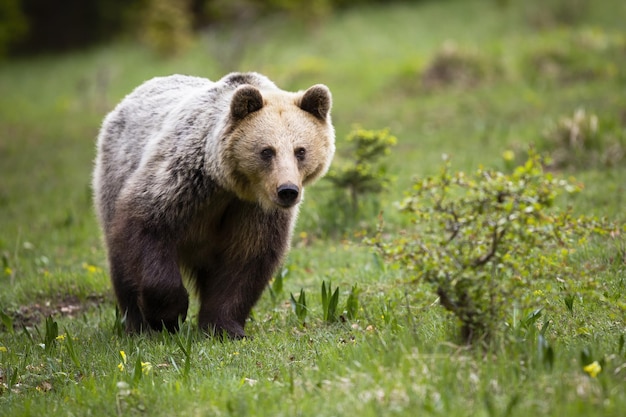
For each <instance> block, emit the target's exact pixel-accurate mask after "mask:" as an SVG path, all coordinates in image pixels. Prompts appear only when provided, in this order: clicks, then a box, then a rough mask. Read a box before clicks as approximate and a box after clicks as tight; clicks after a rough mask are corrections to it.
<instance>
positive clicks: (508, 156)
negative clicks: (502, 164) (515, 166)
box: [502, 150, 515, 162]
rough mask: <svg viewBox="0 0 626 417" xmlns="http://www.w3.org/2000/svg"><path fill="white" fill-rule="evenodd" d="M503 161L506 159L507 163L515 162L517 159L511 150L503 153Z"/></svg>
mask: <svg viewBox="0 0 626 417" xmlns="http://www.w3.org/2000/svg"><path fill="white" fill-rule="evenodd" d="M502 159H504V160H505V161H506V162H511V161H513V160H514V159H515V152H513V151H511V150H507V151H504V152H502Z"/></svg>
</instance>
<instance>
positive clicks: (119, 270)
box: [109, 220, 189, 333]
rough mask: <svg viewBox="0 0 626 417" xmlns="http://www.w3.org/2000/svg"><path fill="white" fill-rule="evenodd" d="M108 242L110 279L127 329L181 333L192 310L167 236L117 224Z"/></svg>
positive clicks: (133, 224) (135, 225) (132, 224)
mask: <svg viewBox="0 0 626 417" xmlns="http://www.w3.org/2000/svg"><path fill="white" fill-rule="evenodd" d="M116 226H117V227H115V228H114V232H113V233H112V236H111V239H109V252H110V256H109V258H110V262H111V278H112V281H113V285H114V287H115V293H116V295H117V299H118V304H119V306H120V309H121V310H122V313H123V314H125V316H126V330H127V332H130V333H134V332H138V331H141V330H142V329H144V328H146V327H149V328H151V329H154V330H162V329H163V328H165V329H167V330H168V331H176V330H178V324H179V321H181V322H182V321H184V320H185V318H186V316H187V309H188V307H189V295H188V293H187V290H186V289H185V287H184V285H183V280H182V277H181V274H180V270H179V267H178V264H177V262H176V250H175V247H174V246H173V245H172V244H171V243H169V242H168V241H169V239H168V237H167V235H166V234H163V233H158V232H157V231H148V230H147V228H145V227H142V225H141V223H140V222H138V221H134V222H133V221H130V220H123V221H118V222H116Z"/></svg>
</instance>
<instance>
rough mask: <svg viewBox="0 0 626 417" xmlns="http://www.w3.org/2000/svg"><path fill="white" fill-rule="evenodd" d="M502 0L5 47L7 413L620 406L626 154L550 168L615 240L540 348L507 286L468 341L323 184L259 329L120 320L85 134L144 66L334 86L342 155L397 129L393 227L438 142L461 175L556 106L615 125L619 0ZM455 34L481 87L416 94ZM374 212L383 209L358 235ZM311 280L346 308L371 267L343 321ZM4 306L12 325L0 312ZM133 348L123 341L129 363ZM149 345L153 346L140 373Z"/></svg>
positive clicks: (316, 412)
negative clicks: (334, 226) (378, 252)
mask: <svg viewBox="0 0 626 417" xmlns="http://www.w3.org/2000/svg"><path fill="white" fill-rule="evenodd" d="M500 3H507V2H491V1H478V0H472V1H448V2H419V3H418V4H415V5H414V4H410V3H406V4H403V3H401V4H395V5H390V6H385V7H368V8H362V9H354V10H346V11H342V12H340V13H337V14H334V15H332V16H330V17H329V18H328V19H327V20H325V21H323V22H321V23H319V24H318V25H317V26H316V27H313V28H304V27H302V25H299V24H297V23H294V22H285V21H280V20H277V19H270V20H267V21H262V22H259V24H258V25H257V26H255V27H254V28H250V29H247V30H244V29H241V28H239V29H237V28H233V29H232V30H231V31H227V32H225V33H220V34H211V33H208V34H204V35H202V36H200V37H199V38H198V39H197V41H196V43H195V45H194V47H193V48H192V50H190V51H189V52H187V53H185V54H184V55H181V56H179V57H177V58H176V59H172V60H162V59H159V58H158V57H156V56H154V55H153V54H151V53H150V52H149V51H147V50H145V49H143V48H142V47H141V46H139V45H137V44H135V43H133V42H132V41H124V42H118V43H114V44H111V45H106V46H101V47H98V48H94V49H92V50H88V51H83V52H77V53H72V54H68V55H62V56H49V57H37V58H31V59H22V60H19V61H8V62H3V63H2V65H1V66H0V257H1V259H2V264H1V266H2V269H1V270H0V286H1V287H2V291H0V311H1V312H2V316H1V318H2V319H3V320H2V321H3V322H4V323H5V325H4V326H0V409H1V410H2V412H1V414H2V415H7V416H28V415H41V414H44V413H46V414H50V415H107V416H108V415H116V414H118V415H136V414H146V415H150V416H160V415H163V416H169V415H242V416H243V415H267V416H281V415H286V416H287V415H289V416H293V415H311V416H331V415H353V414H358V415H363V416H369V415H407V416H409V415H410V416H413V415H446V416H456V415H459V416H462V415H463V416H464V415H472V416H500V415H502V416H505V415H508V416H527V415H531V414H537V415H552V416H563V415H568V416H589V415H598V416H600V415H601V416H621V415H622V414H623V410H624V408H625V407H626V367H625V365H626V348H625V347H624V346H623V340H624V336H625V334H626V313H625V312H626V302H625V301H624V287H625V285H626V283H625V282H624V280H625V277H626V259H624V240H623V234H624V233H625V232H624V229H623V225H624V224H625V223H626V211H625V210H624V207H625V200H624V193H625V188H626V181H625V180H624V179H625V178H626V162H624V161H626V160H624V159H622V163H621V164H619V165H617V166H610V167H609V166H603V165H601V164H599V165H594V166H590V167H585V168H584V169H581V168H575V167H573V168H569V169H567V170H566V171H563V172H560V173H558V174H559V175H564V176H570V175H573V176H575V177H576V178H577V179H578V180H579V181H582V182H584V183H585V190H584V192H583V193H581V194H578V195H576V196H575V197H571V198H568V199H567V200H564V201H562V204H572V205H573V207H574V209H575V211H576V212H577V213H589V214H593V215H598V216H606V217H608V218H609V219H610V220H611V221H613V222H614V223H616V224H618V225H620V226H621V230H622V232H621V233H622V236H621V238H620V237H615V238H611V237H604V238H602V239H597V240H595V241H594V242H592V243H591V244H589V245H586V246H584V247H581V248H580V249H579V250H578V251H577V253H576V254H575V255H574V256H573V258H572V262H573V263H575V265H576V267H577V268H578V269H579V270H584V271H587V273H588V274H590V275H592V276H593V278H594V279H593V281H594V283H595V284H594V285H597V287H598V288H597V291H596V292H595V293H597V294H598V295H597V296H596V297H587V295H586V294H585V296H581V297H575V298H574V301H573V308H572V310H571V311H570V310H569V309H568V308H567V307H566V304H565V300H564V299H547V300H545V303H546V310H545V312H544V314H543V315H542V316H541V317H540V318H539V320H538V321H537V322H536V324H537V325H538V327H539V328H541V327H542V326H545V325H546V323H547V322H548V321H549V322H550V325H549V327H548V330H547V332H546V334H545V341H546V343H547V345H548V346H549V347H550V348H551V349H552V351H553V353H554V359H553V361H552V362H551V365H550V364H549V363H548V361H547V360H546V359H545V351H544V350H542V346H544V345H541V344H540V342H539V340H540V339H539V337H538V335H539V329H538V328H537V327H535V326H528V327H524V326H522V325H520V324H519V323H520V320H522V319H523V318H524V317H526V315H527V314H528V313H530V312H527V311H514V308H513V305H514V303H513V302H512V307H511V325H512V329H511V334H510V335H508V338H507V341H506V342H502V343H498V344H496V345H494V346H493V347H492V348H491V349H490V350H488V351H483V350H480V349H470V348H468V347H465V346H461V345H458V344H457V343H456V340H457V339H456V333H457V330H458V328H457V323H456V322H455V321H454V320H453V318H452V317H451V316H449V315H448V314H446V313H445V311H444V310H443V308H442V307H440V306H439V305H438V303H437V299H436V297H435V296H434V295H433V294H432V293H430V292H429V291H428V290H427V289H426V288H423V287H422V286H420V285H419V284H416V283H412V281H411V276H410V274H408V273H407V272H406V271H403V270H401V269H399V268H397V267H395V266H393V265H383V264H381V262H380V260H379V259H378V258H376V257H375V256H374V255H373V254H372V253H370V251H369V250H368V249H367V248H364V247H363V246H361V245H360V243H359V242H360V238H358V237H353V234H352V233H347V234H346V237H345V238H343V239H327V238H324V237H323V236H326V235H327V234H326V233H324V230H322V229H321V228H322V227H323V224H324V221H323V220H324V218H325V217H327V216H333V210H336V209H337V208H336V207H333V206H328V205H327V204H328V200H329V199H330V198H331V196H332V192H331V191H330V190H329V188H330V185H329V184H328V183H325V182H323V181H322V182H320V183H319V184H318V185H316V186H314V187H313V188H312V189H310V190H308V191H307V199H306V201H305V202H304V203H303V208H302V213H301V216H300V220H299V224H298V229H297V231H296V235H295V239H294V242H293V249H292V251H291V253H290V255H289V259H288V261H287V264H286V265H285V267H286V268H287V270H288V273H287V274H286V275H285V278H284V288H283V290H282V291H276V292H275V293H274V296H273V297H272V295H271V294H270V292H269V291H266V293H265V294H264V296H263V298H262V299H261V301H260V302H259V304H258V305H257V306H256V307H255V309H254V313H253V317H252V318H251V320H250V322H249V323H248V325H247V332H248V334H249V335H250V336H251V338H250V339H246V340H244V341H238V342H235V341H224V342H220V341H217V340H211V339H207V338H205V337H204V336H202V335H199V334H197V332H196V331H195V330H194V326H193V325H194V324H195V313H196V311H197V305H195V304H194V305H193V306H192V309H191V311H190V313H191V317H190V320H189V322H188V323H187V324H185V325H184V326H183V328H182V330H181V332H180V333H179V334H177V335H169V334H152V335H142V336H133V337H129V336H125V335H120V334H119V333H118V330H117V329H118V325H119V323H118V322H117V321H116V317H115V308H114V301H113V297H112V292H111V289H110V284H109V281H108V274H107V272H106V259H105V252H104V249H103V245H102V243H101V238H100V232H99V230H98V227H97V224H96V221H95V217H94V215H93V212H92V207H91V198H90V189H89V184H90V175H91V169H92V161H93V158H94V143H95V137H96V135H97V131H98V127H99V124H100V121H101V120H102V118H103V116H104V115H105V114H106V112H107V111H108V110H110V109H111V108H112V106H113V105H114V104H115V103H116V102H117V101H119V100H120V99H121V98H122V97H123V96H124V95H125V94H126V93H128V92H129V91H130V90H131V89H132V88H134V87H135V86H136V85H138V84H139V83H141V82H142V81H144V80H145V79H148V78H150V77H152V76H156V75H163V74H168V73H172V72H178V73H188V74H195V75H200V76H207V77H209V78H213V79H215V78H219V77H221V76H222V75H223V73H224V72H226V71H231V70H255V71H259V72H262V73H265V74H266V75H268V76H269V77H270V78H271V79H273V80H275V81H276V83H277V84H278V85H279V86H281V87H282V88H284V89H304V88H307V87H308V86H309V85H312V84H314V83H318V82H324V83H326V84H328V85H329V87H330V88H331V91H332V92H333V97H334V108H333V118H334V122H335V125H336V128H337V134H338V141H339V149H340V151H341V149H342V146H343V142H342V141H343V140H344V138H345V136H346V134H347V133H348V132H349V131H350V130H351V129H352V126H353V125H354V124H360V125H361V126H363V127H364V128H366V129H380V128H384V127H389V128H390V131H391V133H392V134H393V135H395V136H397V137H398V140H399V143H398V146H397V147H396V148H394V151H393V153H392V155H391V157H390V161H389V167H390V169H391V172H392V174H393V175H394V176H395V177H396V182H395V185H394V186H393V187H392V190H390V191H389V192H388V193H387V194H384V195H382V196H380V198H379V200H380V201H379V205H380V206H381V207H383V208H384V212H385V213H384V216H385V220H386V222H387V224H388V225H389V227H390V230H391V231H392V233H395V232H397V231H398V230H399V229H400V228H401V227H402V224H403V222H404V220H403V218H402V217H401V216H400V215H399V214H398V213H397V211H396V209H395V208H394V206H393V202H395V201H398V200H399V199H400V198H401V197H402V196H403V193H404V192H405V191H406V190H407V189H408V187H409V186H410V184H411V178H412V177H413V176H416V175H420V176H421V175H427V174H431V173H434V172H436V171H437V170H438V167H439V166H440V165H441V154H443V153H446V154H449V155H451V157H452V161H453V168H454V169H458V170H466V171H469V170H473V169H475V168H476V167H477V166H478V165H481V164H482V165H485V166H491V167H495V168H498V169H506V164H505V162H504V160H503V159H502V153H503V152H504V151H505V150H513V151H514V152H515V153H516V155H517V156H518V157H522V156H523V154H524V152H525V149H526V148H527V146H528V145H529V144H532V143H538V142H539V141H541V140H542V134H543V132H544V131H545V129H546V128H547V127H548V126H549V125H550V123H552V122H554V121H556V120H558V119H559V118H560V117H562V116H571V115H572V114H573V112H574V111H575V110H576V109H577V108H584V109H585V110H587V111H588V112H593V113H595V114H597V115H598V117H599V119H600V122H601V123H602V124H603V126H606V127H605V128H604V129H605V130H604V132H606V133H607V134H611V135H618V136H619V135H622V136H621V137H622V140H624V137H625V136H626V133H625V132H626V121H625V120H626V119H625V118H626V95H624V93H623V92H624V91H626V73H625V72H624V68H626V32H624V29H623V22H624V19H625V18H626V5H625V4H623V2H622V1H618V0H606V1H604V2H602V4H599V2H591V1H588V2H582V3H585V4H588V9H587V10H586V13H584V14H583V15H581V16H578V17H576V16H574V18H573V21H572V20H571V19H570V18H568V19H570V20H567V19H566V21H565V22H563V21H562V19H565V18H566V17H567V16H565V17H563V16H562V15H560V14H559V13H557V12H558V11H559V10H562V9H560V8H559V5H562V4H566V3H567V2H565V1H564V0H563V1H560V0H551V1H547V2H537V4H535V3H534V2H532V5H530V4H526V5H523V6H522V5H517V4H516V3H517V2H508V3H509V5H508V7H507V6H497V4H500ZM527 3H528V2H527ZM540 6H541V7H540ZM555 10H556V11H555ZM559 19H561V21H559ZM564 23H568V24H564ZM242 31H243V32H242ZM218 35H219V36H218ZM235 35H237V36H235ZM228 40H231V42H232V43H226V42H227V41H228ZM450 42H453V43H454V44H455V45H456V48H457V50H458V51H461V52H463V53H467V54H469V55H471V56H474V57H476V59H477V60H478V64H479V65H480V67H481V68H485V69H486V73H487V74H489V75H488V76H486V77H485V78H483V79H480V80H478V81H477V82H476V83H474V84H472V85H453V86H439V87H434V88H426V87H425V86H424V85H422V83H421V74H422V73H423V72H424V71H425V70H426V69H427V68H428V67H429V65H430V64H431V63H432V62H433V60H434V58H435V57H436V56H438V54H440V53H441V51H442V50H444V49H445V48H447V47H449V46H444V45H450ZM234 48H237V51H238V52H237V53H233V52H232V51H233V49H234ZM546 51H547V52H546ZM554 51H557V54H556V55H557V56H559V57H561V58H562V57H563V56H564V57H565V58H563V59H562V60H559V61H558V62H559V63H561V64H559V65H560V66H557V67H556V69H555V67H554V66H552V67H548V69H545V68H543V69H542V68H538V67H536V66H533V65H531V63H532V62H538V60H539V59H540V58H544V57H545V56H547V55H549V56H554ZM548 52H550V54H552V55H550V54H548ZM552 65H553V64H552ZM546 71H547V72H546ZM622 143H623V142H622ZM340 153H341V152H340ZM342 157H344V158H345V157H346V156H345V155H342ZM376 223H377V219H376V213H371V216H370V220H369V221H368V222H366V224H364V228H366V229H370V230H373V229H374V228H375V226H376ZM620 239H621V240H620ZM322 281H326V283H328V282H332V286H333V289H334V288H336V287H339V309H340V310H341V309H343V308H344V307H345V303H346V300H347V298H348V294H349V292H350V289H351V288H352V286H353V285H354V284H358V288H359V290H360V296H359V305H360V308H359V310H358V314H357V316H356V318H355V319H354V320H353V321H350V322H341V321H340V322H338V323H326V322H325V321H324V320H323V311H322V300H321V285H322ZM301 289H304V291H305V292H306V297H307V307H308V309H309V310H308V314H307V316H306V319H305V320H306V322H305V324H304V325H303V323H302V322H301V321H300V320H299V319H298V318H297V317H296V315H295V314H294V313H293V312H292V310H291V307H290V304H289V299H290V294H293V295H294V296H295V297H296V298H297V296H298V294H299V293H300V290H301ZM50 314H51V315H52V316H53V321H54V322H56V323H57V324H58V334H57V333H54V332H53V330H52V329H49V330H48V334H47V336H46V325H45V316H46V315H50ZM514 319H515V321H514ZM11 322H12V323H13V324H14V325H15V326H14V327H15V330H14V331H11V327H10V326H9V327H7V326H6V325H7V324H10V323H11ZM22 325H25V326H26V328H23V326H22ZM55 336H60V337H58V339H57V338H56V337H55ZM46 341H48V343H47V346H44V345H43V344H45V343H46ZM120 351H124V352H125V354H126V357H127V362H126V364H125V366H124V369H123V370H120V368H119V367H118V365H119V364H120V363H121V362H122V357H121V355H120ZM583 357H584V358H583ZM590 360H597V361H599V362H600V363H601V365H602V368H603V369H602V372H601V373H600V374H599V375H597V377H596V378H592V377H590V376H589V375H588V374H587V373H585V372H584V371H583V365H584V364H586V363H587V362H588V361H590ZM141 362H144V363H148V362H149V363H150V367H151V368H150V369H148V368H147V367H146V366H144V368H145V373H144V372H142V371H141ZM137 363H139V370H138V371H135V368H136V365H137Z"/></svg>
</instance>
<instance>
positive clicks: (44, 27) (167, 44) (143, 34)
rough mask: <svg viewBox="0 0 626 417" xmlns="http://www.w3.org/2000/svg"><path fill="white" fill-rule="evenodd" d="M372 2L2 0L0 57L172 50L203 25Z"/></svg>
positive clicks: (311, 15) (314, 14)
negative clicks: (135, 47)
mask: <svg viewBox="0 0 626 417" xmlns="http://www.w3.org/2000/svg"><path fill="white" fill-rule="evenodd" d="M419 1H421V0H412V2H419ZM372 3H389V1H386V0H2V1H0V57H1V56H3V55H4V56H7V55H9V56H11V55H24V54H33V53H38V52H43V51H67V50H71V49H76V48H81V47H86V46H92V45H94V44H97V43H101V42H105V41H111V40H114V39H116V38H120V37H139V38H140V39H142V40H143V41H144V42H145V43H146V44H147V45H148V46H150V47H153V48H155V49H156V50H157V51H158V52H160V53H163V54H173V53H176V52H180V51H182V50H183V49H184V48H185V47H186V46H187V45H188V43H189V40H190V38H191V37H192V36H193V33H194V32H197V31H199V30H201V29H203V28H209V27H216V26H219V25H223V24H230V25H232V24H236V25H248V24H250V23H251V22H253V21H254V20H256V19H259V18H262V17H264V16H267V15H270V14H282V15H284V16H287V17H289V18H294V19H300V20H302V21H303V22H306V23H307V24H315V22H316V21H317V20H318V19H321V18H323V17H324V16H327V15H329V14H330V13H331V12H332V11H333V10H337V9H343V8H346V7H349V6H356V5H364V4H372Z"/></svg>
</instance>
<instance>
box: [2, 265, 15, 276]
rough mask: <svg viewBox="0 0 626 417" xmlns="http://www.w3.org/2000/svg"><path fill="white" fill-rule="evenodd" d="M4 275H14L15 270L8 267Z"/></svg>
mask: <svg viewBox="0 0 626 417" xmlns="http://www.w3.org/2000/svg"><path fill="white" fill-rule="evenodd" d="M4 273H5V274H6V275H12V274H13V270H12V269H11V268H9V267H8V266H7V267H6V268H4Z"/></svg>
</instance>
